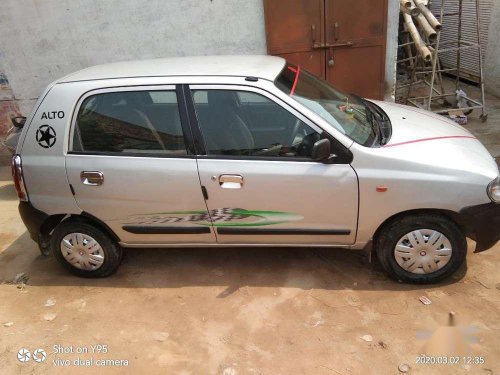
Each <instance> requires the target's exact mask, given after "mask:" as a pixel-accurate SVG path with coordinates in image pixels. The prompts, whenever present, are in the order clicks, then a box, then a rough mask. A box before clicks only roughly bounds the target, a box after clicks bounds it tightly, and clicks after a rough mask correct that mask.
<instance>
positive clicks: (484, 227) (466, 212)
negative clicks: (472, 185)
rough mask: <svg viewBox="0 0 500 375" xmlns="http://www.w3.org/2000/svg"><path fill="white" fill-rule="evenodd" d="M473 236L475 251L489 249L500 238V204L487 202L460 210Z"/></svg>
mask: <svg viewBox="0 0 500 375" xmlns="http://www.w3.org/2000/svg"><path fill="white" fill-rule="evenodd" d="M460 214H461V215H462V218H463V219H464V220H465V224H466V226H467V228H468V231H470V232H471V234H472V236H471V237H472V238H473V239H474V240H475V241H476V249H475V250H474V252H475V253H479V252H481V251H484V250H488V249H489V248H491V247H493V246H494V245H495V244H496V243H497V242H498V241H499V240H500V204H496V203H486V204H480V205H477V206H469V207H465V208H463V209H461V210H460Z"/></svg>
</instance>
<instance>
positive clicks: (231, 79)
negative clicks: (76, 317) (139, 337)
mask: <svg viewBox="0 0 500 375" xmlns="http://www.w3.org/2000/svg"><path fill="white" fill-rule="evenodd" d="M12 167H13V168H12V170H13V177H14V181H15V186H16V189H17V193H18V195H19V199H20V205H19V210H20V214H21V216H22V218H23V221H24V222H25V224H26V226H27V228H28V230H29V232H30V234H31V237H32V238H33V239H34V240H35V241H37V242H38V244H39V247H40V249H41V250H42V253H44V254H47V253H48V252H49V251H50V250H51V251H52V252H53V254H54V255H55V257H56V258H57V259H58V260H59V261H60V262H61V263H62V264H63V265H64V266H65V267H67V268H68V269H69V270H70V271H72V272H73V273H75V274H77V275H80V276H89V277H90V276H107V275H110V274H111V273H113V272H114V271H115V270H116V269H117V267H118V266H119V264H120V261H121V259H122V248H123V247H129V248H131V247H135V248H139V247H168V246H170V247H181V246H184V247H187V246H202V247H210V246H270V247H273V246H325V247H326V246H328V247H342V248H346V249H353V250H362V249H373V251H374V252H375V253H376V255H377V257H378V258H379V260H380V263H381V265H382V267H383V268H384V269H385V270H386V271H387V273H388V274H389V275H390V276H391V277H393V278H395V279H397V280H401V281H406V282H415V283H427V282H437V281H439V280H442V279H444V278H446V277H447V276H449V275H451V274H452V273H453V272H455V271H456V270H457V269H458V268H459V267H460V265H461V264H462V263H463V262H464V260H465V257H466V253H467V242H466V237H471V238H473V239H474V240H475V241H476V251H482V250H486V249H488V248H490V247H492V246H493V245H494V244H495V243H496V242H497V241H498V240H499V239H500V204H499V203H500V179H499V171H498V167H497V165H496V163H495V161H494V159H493V158H492V157H491V155H490V154H489V153H488V152H487V151H486V149H485V148H484V147H483V145H482V144H481V143H480V142H479V141H478V140H477V139H476V138H475V137H474V136H473V135H471V134H470V133H469V132H468V131H466V130H464V129H463V128H462V127H460V126H459V125H457V124H455V123H453V122H451V121H449V120H447V119H445V118H443V117H441V116H438V115H434V114H432V113H430V112H426V111H423V110H419V109H416V108H410V107H405V106H401V105H397V104H394V103H386V102H379V101H374V100H366V99H362V98H360V97H357V96H354V95H346V94H343V93H341V92H339V91H338V90H336V89H335V88H334V87H332V86H331V85H329V84H328V83H327V82H325V81H323V80H321V79H320V78H317V77H315V76H313V75H311V74H310V73H308V72H307V71H305V70H304V69H302V68H301V67H300V66H296V65H293V64H289V63H287V62H286V61H285V60H284V59H281V58H278V57H270V56H216V57H193V58H172V59H159V60H147V61H131V62H123V63H116V64H107V65H101V66H95V67H91V68H88V69H85V70H82V71H79V72H76V73H73V74H70V75H68V76H66V77H64V78H62V79H60V80H58V81H56V82H54V83H52V84H51V85H49V87H48V88H47V89H46V90H45V92H44V93H43V94H42V95H41V96H40V99H39V100H38V102H37V104H36V105H35V107H34V109H33V112H32V114H31V115H30V116H29V118H28V119H27V121H26V125H25V126H24V129H23V132H22V134H21V137H20V141H19V144H18V147H17V150H16V154H15V155H14V157H13V163H12ZM370 251H371V250H370Z"/></svg>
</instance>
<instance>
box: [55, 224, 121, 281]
mask: <svg viewBox="0 0 500 375" xmlns="http://www.w3.org/2000/svg"><path fill="white" fill-rule="evenodd" d="M70 233H83V234H86V235H89V236H91V237H92V238H94V239H95V240H96V241H97V242H98V243H99V245H100V246H101V248H102V250H103V252H104V262H103V264H102V265H101V266H100V267H99V268H97V269H95V270H83V269H79V268H77V267H75V266H73V265H71V263H69V262H68V261H67V260H66V259H65V258H64V256H63V254H62V252H61V242H62V240H63V238H64V237H65V236H66V235H68V234H70ZM50 248H51V250H52V253H53V254H54V256H55V257H56V259H57V260H58V261H59V263H61V264H62V265H63V266H64V267H65V268H66V269H67V270H68V271H70V272H71V273H73V274H74V275H77V276H81V277H106V276H109V275H111V274H113V273H114V272H116V270H117V269H118V266H119V265H120V263H121V260H122V257H123V250H122V248H121V247H120V246H119V245H118V244H117V243H116V241H114V240H113V239H112V238H110V236H109V235H108V234H107V233H105V232H103V231H102V230H101V229H99V228H97V227H95V226H94V225H92V224H90V223H88V222H86V221H80V220H71V219H70V220H65V221H63V222H62V223H61V224H59V225H58V226H57V227H56V229H55V230H54V232H53V234H52V236H51V239H50Z"/></svg>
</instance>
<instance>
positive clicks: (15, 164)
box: [12, 155, 28, 202]
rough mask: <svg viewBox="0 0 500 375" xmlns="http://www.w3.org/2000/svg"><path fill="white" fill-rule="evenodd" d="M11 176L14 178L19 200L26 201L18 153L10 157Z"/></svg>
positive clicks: (26, 193) (26, 194)
mask: <svg viewBox="0 0 500 375" xmlns="http://www.w3.org/2000/svg"><path fill="white" fill-rule="evenodd" d="M12 178H13V180H14V186H15V188H16V192H17V197H18V198H19V200H21V201H25V202H27V201H28V192H27V191H26V186H24V180H23V167H22V165H21V156H20V155H14V156H13V157H12Z"/></svg>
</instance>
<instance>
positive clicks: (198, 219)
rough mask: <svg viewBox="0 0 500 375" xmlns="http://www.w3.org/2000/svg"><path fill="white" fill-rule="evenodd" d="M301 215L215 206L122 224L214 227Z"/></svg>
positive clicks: (278, 220) (132, 219)
mask: <svg viewBox="0 0 500 375" xmlns="http://www.w3.org/2000/svg"><path fill="white" fill-rule="evenodd" d="M302 219H303V217H302V216H300V215H297V214H294V213H290V212H280V211H256V210H244V209H242V208H216V209H213V210H210V211H208V213H207V211H171V212H157V213H151V214H144V215H142V214H141V215H134V216H131V217H129V218H128V220H127V222H126V223H124V224H135V225H161V224H168V225H171V224H176V223H179V224H181V223H190V224H199V225H206V226H210V225H213V226H215V227H229V226H246V227H250V226H261V225H272V224H280V223H286V222H290V221H298V220H302Z"/></svg>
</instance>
